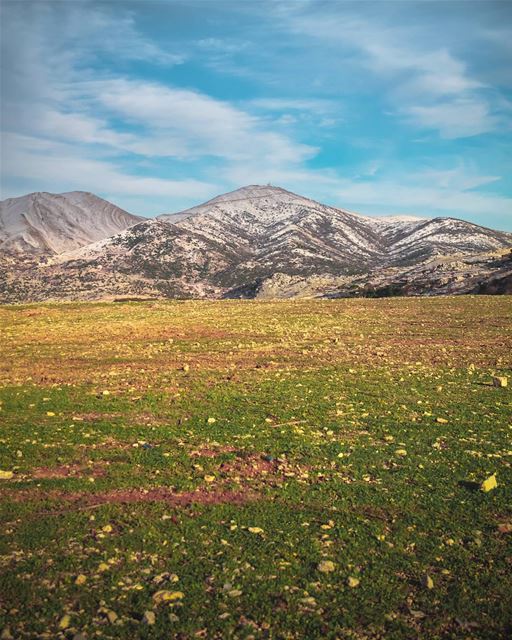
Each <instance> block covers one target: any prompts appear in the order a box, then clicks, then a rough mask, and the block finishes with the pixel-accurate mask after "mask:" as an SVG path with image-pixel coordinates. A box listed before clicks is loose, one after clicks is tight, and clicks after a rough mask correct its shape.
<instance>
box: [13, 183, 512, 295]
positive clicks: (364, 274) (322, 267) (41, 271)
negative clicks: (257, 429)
mask: <svg viewBox="0 0 512 640" xmlns="http://www.w3.org/2000/svg"><path fill="white" fill-rule="evenodd" d="M31 195H32V196H34V197H33V199H35V200H39V201H42V202H43V204H44V205H45V206H46V209H45V210H44V211H43V213H45V212H46V218H47V219H46V220H44V222H45V224H44V225H42V227H43V231H44V232H45V233H46V235H44V234H43V238H42V239H41V238H40V237H38V236H37V233H36V231H37V227H36V231H34V230H33V229H32V228H31V229H29V231H30V234H29V236H28V239H29V241H30V242H29V248H28V250H27V249H26V248H25V247H24V246H23V242H20V233H21V239H25V236H26V235H27V233H28V231H27V229H26V228H22V229H21V232H20V229H19V227H20V224H21V223H20V222H19V220H21V222H23V217H22V216H20V215H18V223H17V224H18V227H17V226H16V224H15V225H14V226H13V225H12V224H11V230H12V229H13V230H14V233H13V239H11V241H10V240H9V238H2V233H3V234H4V236H5V235H6V231H5V229H6V228H8V225H6V224H5V221H4V219H3V218H1V217H0V256H1V254H2V251H3V254H4V257H3V263H4V265H5V264H7V267H5V266H4V268H5V269H6V276H5V277H4V279H3V280H0V299H1V300H3V301H20V300H30V299H34V298H37V299H50V298H52V299H82V298H84V299H90V298H91V296H92V297H94V296H96V297H97V298H101V297H102V296H103V297H104V296H115V295H116V293H117V294H119V295H121V294H122V295H148V294H149V295H155V296H166V297H213V298H215V297H217V298H218V297H239V295H241V296H242V297H250V296H251V295H259V293H260V292H261V291H267V290H268V291H272V292H274V293H275V295H276V297H280V295H281V294H282V295H288V293H289V290H290V287H289V286H288V285H289V282H288V281H287V278H291V279H292V280H293V282H294V284H293V287H292V289H293V290H296V291H302V292H304V291H308V290H309V289H311V287H310V283H311V282H312V280H311V279H313V280H314V281H315V283H316V284H315V287H316V288H315V287H313V288H314V295H329V296H332V295H336V296H339V295H345V294H347V295H358V293H359V294H361V295H366V294H368V293H369V292H370V290H371V291H373V292H375V291H377V290H382V291H386V286H387V285H389V286H391V285H393V286H396V288H397V291H398V292H399V293H400V294H403V295H409V294H410V295H421V294H426V295H435V294H440V293H450V292H454V293H457V292H464V291H465V290H466V289H467V287H465V283H466V281H467V282H469V280H470V279H471V282H473V280H475V283H476V284H481V282H482V283H483V282H484V280H485V278H487V277H491V275H492V276H493V277H497V276H496V274H497V272H499V273H501V272H505V271H506V270H507V269H508V266H509V265H508V263H507V260H506V259H504V260H503V264H502V262H500V258H499V256H500V255H501V254H500V252H501V253H503V252H506V251H507V250H508V249H509V248H510V247H512V234H508V233H506V232H500V231H494V230H492V229H488V228H486V227H482V226H480V225H475V224H473V223H470V222H466V221H463V220H459V219H457V218H450V217H442V218H416V217H412V216H406V217H405V219H404V218H403V217H400V216H389V217H380V218H374V217H370V216H363V215H361V214H358V213H353V212H350V211H348V210H346V209H340V208H336V207H332V206H329V205H323V204H321V203H319V202H316V201H314V200H312V199H310V198H306V197H303V196H300V195H298V194H294V193H292V192H290V191H287V190H286V189H282V188H281V187H274V186H270V185H266V186H263V185H249V186H247V187H241V188H240V189H237V190H235V191H232V192H229V193H227V194H221V195H219V196H216V197H215V198H212V199H211V200H209V201H207V202H205V203H203V204H200V205H197V206H195V207H192V208H190V209H187V210H184V211H181V212H176V213H173V214H162V215H160V216H158V217H156V218H149V219H148V218H143V217H141V216H134V215H132V214H129V213H127V212H125V211H123V210H122V209H120V208H119V207H116V206H115V205H112V204H111V203H109V202H108V201H106V200H103V199H101V198H98V197H97V196H94V194H91V193H87V192H68V193H66V194H45V193H44V192H43V194H30V195H29V196H24V197H22V198H21V199H11V200H9V201H4V202H3V203H2V211H4V210H5V209H6V208H7V209H8V210H10V211H11V212H12V210H13V209H16V207H17V205H18V204H19V203H16V202H14V201H15V200H23V198H25V199H27V198H30V196H31ZM36 196H37V197H36ZM48 197H50V199H53V200H52V202H51V203H48ZM6 202H7V207H6V204H5V203H6ZM52 203H53V205H54V206H55V210H54V211H53V212H52V211H51V209H49V208H48V207H49V204H52ZM26 204H27V203H26V201H25V202H22V203H21V204H19V206H18V209H19V208H20V207H21V209H23V206H25V207H26ZM64 204H66V206H67V207H68V209H67V210H66V211H65V212H64V214H63V213H62V206H63V205H64ZM83 211H85V213H82V212H83ZM36 213H37V212H36ZM18 214H19V211H18ZM34 215H35V214H34V212H32V217H34ZM95 215H96V216H99V220H98V219H96V220H94V216H95ZM61 216H63V220H64V223H63V227H64V229H60V228H59V225H58V222H59V221H62V217H61ZM80 216H82V218H81V219H80ZM40 218H41V212H39V218H37V217H36V220H37V222H39V223H40V226H41V219H40ZM80 224H82V227H83V228H81V227H80ZM54 229H56V234H57V240H55V239H52V238H51V237H50V235H51V232H52V230H54ZM112 229H115V232H114V233H111V230H112ZM73 230H74V231H75V232H76V237H70V232H72V231H73ZM24 234H25V236H24ZM91 238H94V239H93V240H92V241H90V239H91ZM2 240H3V241H2ZM88 240H89V241H88ZM17 243H18V244H17ZM13 245H14V248H15V249H16V251H12V250H10V251H6V247H7V248H9V247H10V248H12V246H13ZM30 247H32V250H31V248H30ZM38 249H40V250H38ZM6 256H8V258H9V259H8V260H7V257H6ZM27 256H28V257H27ZM456 256H462V257H463V260H462V262H461V263H460V265H459V267H458V268H459V270H460V273H459V274H457V273H455V275H453V273H452V272H453V271H454V270H455V271H457V267H454V266H453V265H455V264H457V261H456V260H453V259H451V258H454V257H456ZM471 256H479V258H478V259H477V260H476V262H475V261H473V262H472V263H467V262H464V260H466V259H469V258H471ZM445 258H446V259H447V262H446V264H445V263H442V265H444V266H441V270H444V271H446V273H447V275H446V276H443V277H444V278H445V279H446V278H448V280H450V278H452V280H453V283H454V286H453V287H451V288H450V287H448V288H447V287H446V286H445V285H446V283H441V280H442V279H443V278H441V279H440V278H439V277H438V276H439V269H438V268H437V266H436V265H435V261H436V260H437V259H445ZM9 260H10V263H9ZM23 260H25V261H28V264H27V265H26V267H24V271H23V274H22V277H20V278H18V280H19V282H20V283H21V282H23V285H21V284H20V286H19V287H18V290H16V278H15V277H14V276H13V270H14V271H15V270H16V269H18V270H20V269H21V266H20V265H21V263H22V262H23ZM497 260H498V261H497ZM9 265H10V266H9ZM428 265H432V270H430V267H429V266H428ZM446 265H451V266H446ZM475 265H479V266H478V267H475ZM436 269H437V271H436ZM444 271H443V273H444ZM416 272H417V273H421V274H422V275H421V277H420V280H421V283H422V284H421V286H420V285H418V284H416V285H414V286H411V287H409V288H408V287H407V286H406V284H407V281H406V280H405V281H404V278H406V279H407V278H409V280H411V282H412V281H415V282H416V281H417V280H418V278H416V275H417V273H416ZM462 273H465V274H466V276H462V275H461V274H462ZM415 274H416V275H415ZM450 274H451V275H450ZM498 275H499V274H498ZM452 276H453V277H452ZM459 276H461V277H460V278H459ZM418 277H419V276H418ZM429 278H430V280H431V282H432V287H431V288H430V289H429V286H428V283H429ZM479 278H480V280H481V282H480V280H478V279H479ZM319 279H320V280H319ZM322 279H325V280H326V282H327V281H328V282H329V286H327V285H326V290H325V291H324V292H323V293H322V290H321V281H322ZM404 282H405V284H404ZM418 282H419V281H418ZM279 283H281V290H280V288H279ZM286 283H288V284H286ZM333 283H335V284H336V286H335V287H334V290H333V286H334V285H333ZM482 286H483V285H482ZM336 287H337V288H336ZM484 288H485V287H484ZM505 288H506V287H505ZM501 289H503V287H502V286H501V285H500V290H501ZM390 290H391V289H390ZM280 291H281V294H280ZM244 292H245V293H244ZM298 295H299V294H298ZM300 295H302V294H300Z"/></svg>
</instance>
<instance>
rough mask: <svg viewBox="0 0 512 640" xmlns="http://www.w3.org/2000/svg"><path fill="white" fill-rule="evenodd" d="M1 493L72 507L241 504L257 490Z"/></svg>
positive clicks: (19, 498) (249, 498)
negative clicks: (142, 503)
mask: <svg viewBox="0 0 512 640" xmlns="http://www.w3.org/2000/svg"><path fill="white" fill-rule="evenodd" d="M3 495H4V496H5V497H9V498H12V499H13V500H15V501H16V502H19V501H22V500H36V499H37V500H41V499H47V500H48V499H49V500H57V501H58V502H59V503H65V504H67V505H72V506H73V507H75V508H78V509H80V508H88V507H95V506H100V505H102V504H134V503H138V502H165V503H166V504H168V505H171V506H176V507H186V506H188V505H192V504H236V505H242V504H245V503H247V502H250V501H251V500H256V499H257V498H258V494H257V493H255V492H252V491H228V490H222V489H207V488H198V489H196V490H195V491H184V492H181V493H174V492H173V491H171V490H170V489H168V488H167V487H155V488H153V489H146V490H144V489H114V490H112V491H104V492H99V493H86V492H82V491H80V492H79V491H75V492H72V491H56V490H54V491H45V492H42V491H39V490H37V491H31V490H21V491H6V492H4V494H3Z"/></svg>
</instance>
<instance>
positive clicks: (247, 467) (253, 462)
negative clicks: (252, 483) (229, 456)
mask: <svg viewBox="0 0 512 640" xmlns="http://www.w3.org/2000/svg"><path fill="white" fill-rule="evenodd" d="M280 468H281V465H280V463H279V462H278V461H277V460H271V459H268V460H267V459H265V458H263V457H262V456H257V455H252V456H247V457H240V458H236V459H235V460H230V461H229V462H224V463H223V464H221V465H220V467H219V470H220V472H221V473H222V474H223V475H224V474H225V475H227V476H238V477H241V478H258V477H260V476H267V475H269V474H276V473H277V472H278V471H280Z"/></svg>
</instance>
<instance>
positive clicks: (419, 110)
mask: <svg viewBox="0 0 512 640" xmlns="http://www.w3.org/2000/svg"><path fill="white" fill-rule="evenodd" d="M402 111H403V113H405V114H407V115H408V116H409V119H410V120H411V122H413V123H415V124H417V125H419V126H421V127H427V128H430V129H437V130H438V131H439V133H440V135H441V137H442V138H448V139H453V138H467V137H469V136H476V135H479V134H481V133H487V132H489V131H494V130H495V129H497V128H498V126H499V123H500V121H499V119H498V118H497V117H496V116H494V115H493V114H492V113H491V112H490V110H489V106H488V104H487V103H486V102H485V101H479V100H475V99H472V98H457V99H455V100H452V101H451V102H439V103H437V104H433V105H414V106H410V107H406V108H404V109H403V110H402Z"/></svg>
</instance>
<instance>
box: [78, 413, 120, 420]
mask: <svg viewBox="0 0 512 640" xmlns="http://www.w3.org/2000/svg"><path fill="white" fill-rule="evenodd" d="M122 415H123V414H122V413H119V412H116V413H100V412H98V411H91V412H90V413H74V414H73V417H72V419H73V420H75V421H77V422H82V421H84V422H99V421H100V420H101V421H102V420H110V419H111V418H121V417H122Z"/></svg>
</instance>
